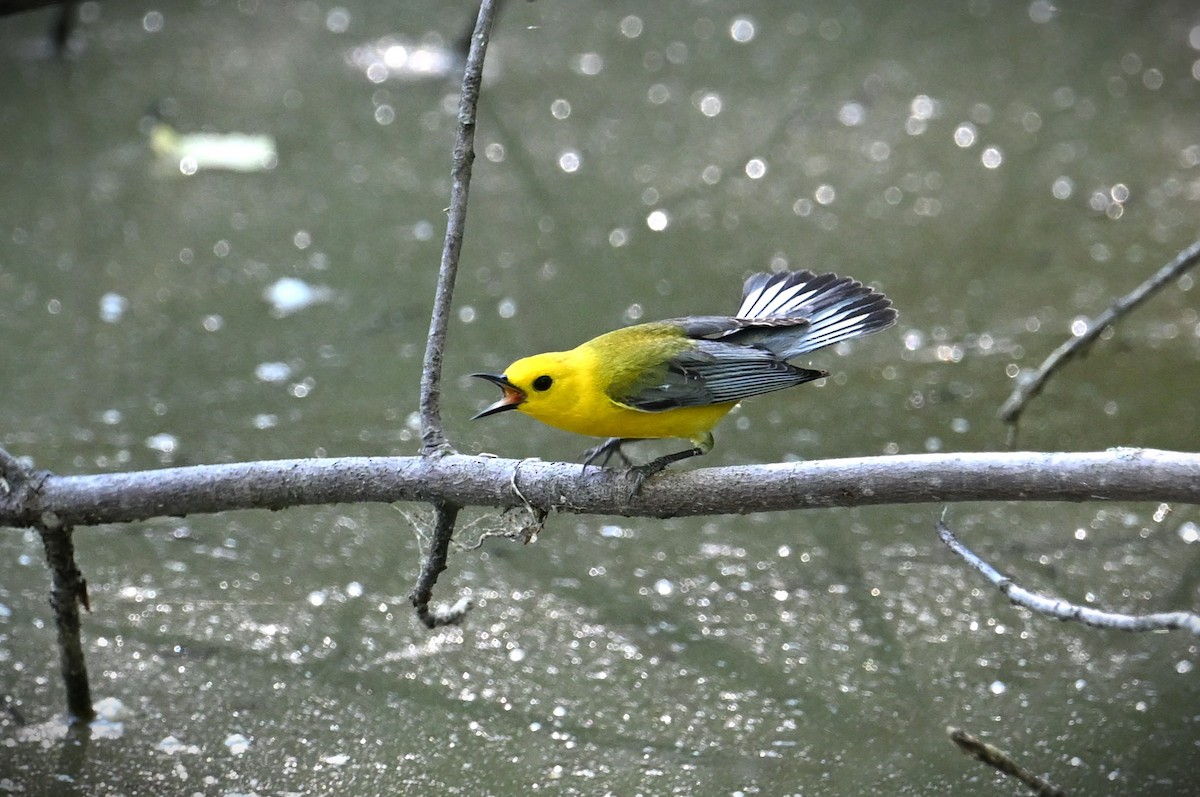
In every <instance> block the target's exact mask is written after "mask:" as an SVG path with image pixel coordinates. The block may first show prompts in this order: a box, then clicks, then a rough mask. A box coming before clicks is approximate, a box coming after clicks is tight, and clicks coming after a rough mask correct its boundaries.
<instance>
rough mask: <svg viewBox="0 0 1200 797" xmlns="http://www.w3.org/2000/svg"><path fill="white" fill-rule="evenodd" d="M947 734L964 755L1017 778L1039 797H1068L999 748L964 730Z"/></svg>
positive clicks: (950, 729)
mask: <svg viewBox="0 0 1200 797" xmlns="http://www.w3.org/2000/svg"><path fill="white" fill-rule="evenodd" d="M946 732H947V733H948V734H950V741H952V742H954V743H955V744H956V745H958V749H959V750H961V751H962V752H963V753H965V754H966V755H969V756H971V757H972V758H975V759H976V760H978V761H982V762H983V763H985V764H987V765H988V766H990V767H992V768H994V769H995V770H996V771H998V772H1003V773H1004V774H1005V775H1008V776H1009V777H1012V778H1016V779H1017V780H1019V781H1021V782H1022V783H1024V784H1025V785H1026V786H1028V787H1029V788H1031V789H1033V793H1034V794H1035V795H1037V797H1066V792H1064V791H1063V790H1062V789H1060V788H1058V787H1057V786H1055V785H1054V784H1053V783H1051V782H1050V781H1048V780H1046V779H1045V778H1043V777H1042V776H1040V775H1036V774H1034V773H1033V772H1030V771H1029V770H1028V769H1026V768H1025V767H1023V766H1021V765H1020V764H1018V763H1017V761H1016V759H1014V758H1013V757H1012V756H1011V755H1009V754H1008V753H1006V752H1005V751H1003V750H1001V749H1000V748H999V747H996V746H994V745H990V744H988V743H987V742H985V741H982V740H981V739H979V738H977V737H975V736H972V735H971V734H969V733H967V732H966V731H964V730H963V729H962V728H947V729H946Z"/></svg>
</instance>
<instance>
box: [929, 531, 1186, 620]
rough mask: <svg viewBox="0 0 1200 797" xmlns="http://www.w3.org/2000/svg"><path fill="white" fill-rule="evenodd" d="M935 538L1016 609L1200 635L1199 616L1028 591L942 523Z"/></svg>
mask: <svg viewBox="0 0 1200 797" xmlns="http://www.w3.org/2000/svg"><path fill="white" fill-rule="evenodd" d="M937 532H938V536H939V537H940V538H941V540H942V542H944V543H946V546H947V547H948V548H949V549H950V550H952V551H954V552H955V553H956V554H958V555H959V556H961V557H962V558H963V559H964V560H965V561H966V562H967V564H969V565H970V566H971V567H973V568H975V569H976V570H978V571H979V572H980V573H982V574H983V577H984V578H986V579H987V580H988V581H990V582H992V584H994V585H995V586H996V588H997V589H999V590H1000V592H1002V593H1003V594H1004V595H1005V596H1006V597H1007V598H1008V599H1009V600H1010V601H1012V603H1013V604H1014V605H1016V606H1024V607H1025V608H1026V609H1029V610H1031V611H1035V612H1037V613H1038V614H1044V615H1046V616H1047V617H1052V618H1054V619H1056V620H1075V621H1077V622H1080V623H1083V624H1084V625H1090V626H1093V627H1095V628H1112V629H1116V630H1119V631H1173V630H1175V629H1177V628H1183V629H1185V630H1187V631H1191V632H1192V633H1193V634H1200V615H1197V614H1194V613H1192V612H1183V611H1180V612H1159V613H1157V614H1120V613H1118V612H1106V611H1103V610H1101V609H1092V608H1089V607H1087V606H1079V605H1077V604H1074V603H1070V602H1068V601H1065V600H1061V599H1059V598H1051V597H1048V596H1046V595H1041V594H1039V593H1037V592H1031V591H1029V590H1027V589H1025V588H1023V587H1020V586H1018V585H1017V584H1015V583H1013V581H1012V579H1010V578H1008V577H1007V576H1005V575H1002V574H1001V573H1000V571H998V570H996V568H994V567H992V566H991V565H990V564H988V563H987V562H985V561H983V559H981V558H979V556H978V555H976V554H975V553H974V552H972V551H971V550H970V549H969V548H967V546H965V545H963V544H962V543H961V542H959V541H958V538H957V537H955V536H954V532H952V531H951V530H950V528H949V527H948V526H947V525H946V524H945V522H944V521H941V520H939V521H938V522H937Z"/></svg>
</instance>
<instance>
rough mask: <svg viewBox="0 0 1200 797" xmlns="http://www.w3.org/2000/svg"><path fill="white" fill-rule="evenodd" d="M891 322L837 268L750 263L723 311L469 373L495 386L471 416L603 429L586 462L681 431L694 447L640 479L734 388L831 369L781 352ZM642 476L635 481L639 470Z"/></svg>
mask: <svg viewBox="0 0 1200 797" xmlns="http://www.w3.org/2000/svg"><path fill="white" fill-rule="evenodd" d="M895 322H896V310H895V309H894V308H893V307H892V303H891V300H889V299H888V298H887V297H886V296H884V295H883V294H882V293H879V292H877V291H874V290H872V289H870V288H868V287H867V286H865V285H863V284H862V283H861V282H859V281H858V280H855V279H851V278H849V277H839V276H837V275H836V274H814V273H812V272H811V271H787V272H782V273H779V274H766V273H763V274H755V275H753V276H752V277H750V278H749V279H747V280H746V284H745V285H744V286H743V288H742V305H741V307H739V308H738V310H737V312H736V313H734V314H733V315H731V316H714V315H709V316H686V317H684V318H672V319H668V320H666V321H654V322H651V323H647V324H637V325H635V326H631V327H625V328H624V329H618V330H616V331H614V332H608V333H606V334H604V335H600V336H599V337H596V338H592V339H591V340H589V341H587V342H586V343H583V344H580V345H579V346H576V347H575V348H574V349H571V350H570V351H554V352H547V353H545V354H535V355H533V356H532V357H525V358H523V359H520V360H517V361H516V362H514V363H513V364H512V365H510V366H508V368H506V369H505V370H504V373H502V374H472V376H477V377H479V378H480V379H486V380H487V381H489V382H492V383H493V384H496V385H498V386H499V387H500V389H501V390H503V391H504V395H503V396H502V397H501V398H500V400H499V401H497V402H495V403H494V404H492V405H490V406H489V407H487V408H485V409H484V410H483V411H482V412H480V413H479V414H478V415H476V416H475V418H482V417H484V416H487V415H494V414H496V413H498V412H504V411H505V410H520V411H521V412H523V413H525V414H526V415H532V416H533V417H534V418H537V419H538V420H539V421H541V422H542V423H546V424H549V425H550V426H555V427H558V428H559V429H565V430H567V431H568V432H576V433H577V434H583V435H592V436H595V437H607V438H609V439H608V440H606V441H605V442H604V443H601V444H600V445H598V446H596V447H595V448H591V449H588V451H587V452H586V454H585V456H586V459H585V460H584V467H585V468H586V467H587V466H588V465H589V464H591V463H593V462H596V461H597V460H599V461H600V462H601V464H604V463H607V462H608V460H609V459H610V458H611V457H612V456H614V455H616V456H618V457H620V458H621V459H622V460H624V461H625V463H626V464H629V460H628V458H627V457H626V456H625V454H624V453H623V452H622V451H621V445H622V444H624V443H627V442H632V441H634V440H643V439H647V438H665V437H678V438H685V439H688V440H690V441H691V442H692V446H693V447H692V448H689V449H687V450H685V451H679V452H676V453H674V454H668V455H666V456H663V457H659V458H658V459H655V460H653V461H651V462H648V463H646V464H645V465H641V466H638V467H637V468H634V470H635V471H637V472H638V473H639V474H640V476H641V478H645V477H646V476H648V475H650V474H653V473H656V472H658V471H659V470H662V469H663V468H665V467H666V466H667V465H669V464H671V463H672V462H678V461H679V460H681V459H686V458H688V457H693V456H697V455H699V454H706V453H708V452H709V451H710V450H711V449H712V447H713V436H712V428H713V427H714V426H715V425H716V424H717V422H718V421H719V420H721V418H723V417H724V416H725V413H727V412H729V411H730V410H731V409H733V407H734V406H735V405H736V404H737V403H738V402H739V401H741V400H742V399H744V398H749V397H750V396H757V395H759V394H760V393H770V392H771V391H773V390H782V389H783V388H785V387H792V386H793V385H799V384H802V383H804V382H811V381H812V380H814V379H821V378H822V377H826V376H829V374H828V372H826V371H816V370H812V369H809V368H801V367H799V366H797V365H793V364H791V363H789V362H788V360H790V359H792V358H794V357H798V356H799V355H801V354H806V353H808V352H811V351H816V350H817V349H820V348H824V347H825V346H830V345H832V344H834V343H838V342H840V341H843V340H849V339H850V338H857V337H859V336H861V335H869V334H870V333H872V332H878V331H879V330H881V329H886V328H888V327H890V326H891V325H892V324H894V323H895ZM639 483H640V480H639Z"/></svg>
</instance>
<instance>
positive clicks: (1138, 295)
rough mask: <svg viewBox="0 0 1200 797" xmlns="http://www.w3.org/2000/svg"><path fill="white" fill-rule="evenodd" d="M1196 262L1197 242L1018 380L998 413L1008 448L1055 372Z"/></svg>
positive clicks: (1198, 257) (1199, 247)
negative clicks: (1005, 429)
mask: <svg viewBox="0 0 1200 797" xmlns="http://www.w3.org/2000/svg"><path fill="white" fill-rule="evenodd" d="M1198 262H1200V241H1197V242H1196V243H1194V244H1192V245H1191V246H1189V247H1187V248H1186V249H1184V250H1183V251H1181V252H1180V253H1179V254H1177V255H1175V257H1174V258H1172V259H1171V262H1169V263H1167V264H1166V265H1165V266H1163V267H1162V268H1160V269H1159V270H1158V271H1157V272H1155V273H1154V275H1153V276H1151V277H1150V278H1149V279H1147V280H1146V281H1145V282H1143V283H1142V284H1141V285H1139V286H1137V287H1136V288H1134V289H1133V290H1132V291H1130V292H1129V293H1127V294H1125V295H1124V296H1122V297H1121V298H1120V299H1117V300H1116V301H1115V302H1113V304H1112V306H1111V307H1109V308H1108V309H1107V310H1105V311H1104V312H1103V313H1101V314H1100V315H1099V316H1098V317H1097V318H1096V319H1095V320H1094V321H1089V322H1088V328H1087V331H1086V332H1084V333H1083V334H1082V335H1079V336H1077V337H1071V338H1070V339H1068V340H1067V341H1065V342H1064V343H1063V344H1062V345H1061V346H1059V347H1058V348H1057V349H1055V350H1054V351H1052V352H1051V353H1050V356H1049V357H1047V358H1046V359H1045V360H1044V361H1043V362H1042V364H1041V365H1039V366H1038V368H1037V370H1036V371H1034V372H1033V373H1032V374H1029V375H1027V376H1022V377H1019V378H1018V379H1017V384H1016V387H1014V388H1013V391H1012V393H1011V394H1010V395H1009V397H1008V398H1007V399H1006V400H1005V401H1004V404H1003V405H1001V407H1000V411H999V415H1000V420H1001V421H1003V422H1005V423H1007V424H1009V444H1010V445H1012V443H1013V442H1014V441H1015V440H1016V429H1017V422H1018V421H1019V420H1020V418H1021V413H1022V412H1024V411H1025V406H1026V405H1027V404H1028V403H1029V402H1030V401H1031V400H1032V399H1033V397H1034V396H1036V395H1037V394H1039V393H1041V392H1042V388H1044V387H1045V386H1046V382H1047V381H1049V379H1050V377H1051V376H1053V375H1054V374H1055V372H1057V371H1058V370H1059V369H1060V368H1062V367H1063V366H1064V365H1066V364H1067V362H1068V361H1070V360H1071V359H1073V358H1074V357H1077V356H1080V355H1082V354H1084V353H1085V352H1086V351H1087V350H1088V349H1089V348H1091V346H1092V344H1093V343H1095V342H1096V340H1097V339H1098V338H1099V337H1100V335H1101V333H1103V332H1104V330H1105V329H1107V328H1108V327H1110V326H1112V325H1113V324H1115V323H1116V322H1117V320H1118V319H1120V318H1121V317H1122V316H1124V315H1126V314H1127V313H1129V312H1131V311H1132V310H1133V309H1134V308H1136V307H1137V306H1138V305H1140V304H1142V303H1143V302H1145V301H1146V300H1147V299H1149V298H1150V297H1151V296H1153V295H1154V294H1155V293H1157V292H1158V291H1159V290H1161V289H1162V288H1163V286H1165V285H1167V284H1168V283H1169V282H1171V280H1173V279H1175V278H1177V277H1178V276H1179V275H1181V274H1183V273H1184V272H1185V271H1187V270H1188V269H1190V268H1191V267H1192V266H1194V265H1196V263H1198Z"/></svg>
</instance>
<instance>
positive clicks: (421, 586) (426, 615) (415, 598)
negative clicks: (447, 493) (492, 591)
mask: <svg viewBox="0 0 1200 797" xmlns="http://www.w3.org/2000/svg"><path fill="white" fill-rule="evenodd" d="M434 509H435V511H436V514H437V520H436V522H435V523H434V529H433V536H432V538H430V540H429V554H428V555H427V556H426V557H425V566H424V567H422V568H421V575H420V577H419V578H418V579H417V585H416V586H415V587H413V591H412V593H411V594H410V595H409V596H408V597H409V600H410V601H412V605H413V607H414V608H415V609H416V610H417V617H419V618H420V619H421V622H422V623H424V624H425V626H426V627H427V628H437V627H438V626H442V625H456V624H458V623H460V622H462V620H463V618H464V617H466V616H467V612H468V611H470V610H471V602H470V601H469V600H464V601H459V602H458V603H457V604H455V605H454V606H453V607H451V608H450V609H448V610H443V611H432V610H430V608H429V602H430V601H431V600H433V587H434V585H435V584H437V580H438V576H440V575H441V574H442V571H444V570H445V569H446V557H447V554H448V552H449V550H450V539H451V537H453V536H454V522H455V520H456V519H457V518H458V510H459V508H458V507H457V506H455V505H454V504H437V505H436V506H435V507H434Z"/></svg>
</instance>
